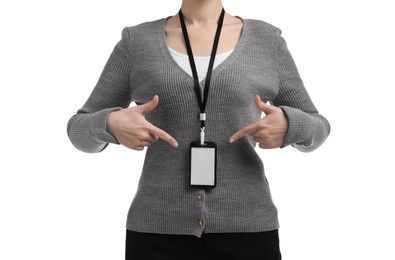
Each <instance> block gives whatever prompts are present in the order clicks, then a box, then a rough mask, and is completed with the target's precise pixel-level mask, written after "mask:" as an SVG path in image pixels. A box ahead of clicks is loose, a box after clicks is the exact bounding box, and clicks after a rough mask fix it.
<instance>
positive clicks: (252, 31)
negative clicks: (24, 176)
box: [67, 18, 330, 237]
mask: <svg viewBox="0 0 395 260" xmlns="http://www.w3.org/2000/svg"><path fill="white" fill-rule="evenodd" d="M243 23H244V27H243V32H242V35H241V38H240V40H239V43H238V44H237V46H236V47H235V49H234V51H233V52H232V53H231V55H230V56H229V57H228V58H227V59H226V60H224V61H223V62H222V63H221V64H219V65H218V66H217V67H216V68H215V69H214V70H213V74H212V81H211V87H210V92H209V97H208V101H207V107H206V113H207V120H206V141H214V142H216V143H217V152H218V155H217V156H218V157H217V164H218V165H217V167H218V168H217V186H216V188H215V189H212V190H204V189H199V188H190V187H189V186H188V185H189V183H188V173H189V171H188V169H189V144H190V142H191V141H198V140H200V139H199V138H200V121H199V119H198V115H199V113H200V110H199V106H198V102H197V97H196V95H195V91H194V86H193V78H192V77H191V76H189V75H188V74H187V73H186V72H185V71H184V70H183V69H182V68H180V67H179V66H178V65H177V63H176V62H175V61H174V60H173V58H172V57H171V54H170V53H169V50H168V48H167V45H166V40H165V35H164V24H165V19H164V18H163V19H160V20H156V21H151V22H146V23H142V24H139V25H136V26H129V27H125V28H124V29H123V31H122V38H121V39H120V40H119V42H118V43H117V44H116V45H115V47H114V49H113V51H112V53H111V55H110V57H109V59H108V61H107V63H106V65H105V67H104V69H103V72H102V74H101V75H100V78H99V80H98V82H97V84H96V86H95V88H94V89H93V91H92V93H91V95H90V97H89V98H88V100H87V101H86V103H85V104H84V105H83V107H82V108H81V109H79V110H78V111H77V113H76V114H75V115H73V116H72V117H71V118H70V120H69V121H68V125H67V133H68V136H69V138H70V140H71V142H72V144H73V145H74V146H75V147H76V148H77V149H79V150H81V151H84V152H88V153H94V152H101V151H103V150H104V149H105V148H106V146H107V145H108V144H109V143H112V144H118V142H117V140H115V138H114V137H113V136H112V135H111V134H109V133H108V132H107V130H106V119H107V116H108V114H109V113H110V112H112V111H114V110H118V109H121V108H126V107H128V106H129V105H130V103H131V102H133V101H134V102H135V103H136V104H137V105H140V104H144V103H146V102H148V101H150V100H151V99H152V98H153V96H154V95H156V94H157V95H158V96H159V99H160V101H159V104H158V106H157V107H156V108H155V109H154V110H153V111H152V112H150V113H148V114H146V116H145V118H146V119H147V120H148V121H149V122H151V123H152V124H153V125H155V126H157V127H159V128H161V129H163V130H164V131H166V132H168V133H169V134H170V135H172V136H173V137H174V138H175V139H176V140H177V141H178V143H179V147H178V148H173V147H172V146H170V145H169V144H168V143H167V142H165V141H163V140H161V139H159V140H158V141H157V142H155V143H153V144H152V145H151V146H149V147H147V151H146V156H145V160H144V165H143V169H142V172H141V176H140V180H139V183H138V188H137V191H136V194H135V196H134V198H133V201H132V203H131V206H130V209H129V212H128V216H127V221H126V228H127V229H130V230H134V231H140V232H151V233H162V234H189V235H195V236H197V237H201V235H202V232H205V233H212V232H217V233H219V232H258V231H269V230H273V229H277V228H279V222H278V217H277V209H276V207H275V205H274V204H273V201H272V198H271V194H270V188H269V185H268V182H267V180H266V177H265V172H264V166H263V163H262V160H261V158H260V157H259V155H258V154H257V151H256V150H255V147H256V142H255V141H254V140H253V139H252V137H251V136H245V137H243V138H241V139H239V140H237V141H236V142H234V143H232V144H231V143H229V138H230V136H231V135H232V134H233V133H235V132H236V131H238V130H240V129H241V128H243V127H245V126H247V125H249V124H251V123H254V122H256V121H258V120H259V119H260V118H261V113H262V112H261V111H260V110H258V109H257V108H256V106H255V103H254V96H255V95H256V94H258V95H260V97H261V99H262V100H264V101H271V102H272V103H273V104H274V105H275V106H279V107H281V108H282V109H283V111H284V112H285V114H286V116H287V118H288V121H289V130H288V132H287V135H286V138H285V143H284V146H283V147H286V146H293V147H295V148H296V149H298V150H300V151H303V152H308V151H313V150H314V149H316V148H317V147H319V146H320V145H321V144H322V143H323V142H324V141H325V139H326V138H327V136H328V135H329V132H330V125H329V123H328V121H327V120H326V119H325V118H324V117H323V116H322V115H320V114H319V113H318V111H317V109H316V107H315V106H314V105H313V103H312V101H311V99H310V97H309V95H308V93H307V91H306V89H305V87H304V84H303V82H302V80H301V78H300V76H299V73H298V71H297V68H296V65H295V63H294V60H293V58H292V56H291V54H290V52H289V50H288V48H287V44H286V42H285V40H284V38H283V37H282V36H281V30H280V29H279V28H277V27H275V26H273V25H270V24H268V23H266V22H264V21H259V20H252V19H243ZM203 82H204V79H203V81H202V82H201V84H202V83H203ZM202 85H203V84H202Z"/></svg>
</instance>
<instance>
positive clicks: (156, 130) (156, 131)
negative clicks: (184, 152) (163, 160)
mask: <svg viewBox="0 0 395 260" xmlns="http://www.w3.org/2000/svg"><path fill="white" fill-rule="evenodd" d="M150 131H151V132H152V133H153V134H154V135H156V136H158V137H159V138H160V139H162V140H164V141H166V142H168V143H169V144H170V145H171V146H173V147H178V142H177V141H176V139H174V138H173V137H172V136H171V135H169V134H168V133H166V132H165V131H163V130H162V129H160V128H158V127H156V126H154V125H152V126H151V127H150Z"/></svg>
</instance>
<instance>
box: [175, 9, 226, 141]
mask: <svg viewBox="0 0 395 260" xmlns="http://www.w3.org/2000/svg"><path fill="white" fill-rule="evenodd" d="M178 15H179V17H180V22H181V28H182V33H183V34H184V40H185V45H186V47H187V51H188V57H189V63H190V64H191V69H192V74H193V79H194V87H195V92H196V95H197V98H198V102H199V107H200V125H201V128H202V132H203V134H204V121H205V120H206V114H205V113H204V110H205V109H206V104H207V97H208V90H209V87H210V80H211V73H212V71H213V66H214V60H215V55H216V53H217V47H218V42H219V36H220V34H221V29H222V24H223V22H224V16H225V10H224V8H222V12H221V15H220V17H219V20H218V26H217V31H216V33H215V38H214V44H213V48H212V50H211V56H210V63H209V66H208V69H207V74H206V81H205V85H204V98H203V101H202V96H201V94H200V83H199V78H198V75H197V71H196V65H195V60H194V58H193V53H192V48H191V44H190V42H189V37H188V32H187V28H186V26H185V21H184V15H183V14H182V12H181V9H180V11H179V13H178Z"/></svg>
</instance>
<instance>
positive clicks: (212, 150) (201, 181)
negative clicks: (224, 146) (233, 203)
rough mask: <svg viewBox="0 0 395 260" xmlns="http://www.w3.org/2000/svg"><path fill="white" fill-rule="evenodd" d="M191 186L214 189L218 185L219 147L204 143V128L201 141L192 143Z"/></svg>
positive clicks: (211, 143) (212, 143)
mask: <svg viewBox="0 0 395 260" xmlns="http://www.w3.org/2000/svg"><path fill="white" fill-rule="evenodd" d="M189 147H190V169H189V185H190V187H194V188H204V189H213V188H215V186H216V185H217V145H216V144H215V143H214V142H205V141H204V127H203V128H202V132H201V138H200V142H199V141H193V142H191V143H190V146H189Z"/></svg>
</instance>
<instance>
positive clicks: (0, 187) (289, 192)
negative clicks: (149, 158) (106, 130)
mask: <svg viewBox="0 0 395 260" xmlns="http://www.w3.org/2000/svg"><path fill="white" fill-rule="evenodd" d="M391 2H392V1H389V0H388V1H384V0H377V1H363V0H358V1H356V0H349V1H344V0H333V1H326V2H324V1H313V0H298V1H293V0H282V1H257V0H256V1H252V0H243V1H235V0H234V1H231V0H224V1H223V4H224V6H225V9H226V10H227V11H228V12H229V13H230V14H233V15H238V16H241V17H243V18H254V19H260V20H264V21H266V22H269V23H271V24H273V25H275V26H277V27H279V28H281V29H282V31H283V34H282V35H283V36H284V38H285V39H286V40H287V43H288V47H289V49H290V51H291V53H292V55H293V57H294V59H295V62H296V64H297V66H298V69H299V72H300V74H301V77H302V79H303V81H304V83H305V86H306V88H307V89H308V91H309V93H310V95H311V97H312V99H313V101H314V103H315V105H316V106H317V108H318V110H319V111H320V112H321V113H322V114H323V115H325V116H326V117H327V118H328V120H329V121H330V122H331V126H332V132H331V134H330V136H329V138H328V139H327V141H326V143H325V144H324V145H323V146H322V147H320V148H319V149H318V150H316V151H314V152H313V153H301V152H298V151H296V150H295V149H293V148H291V147H288V148H285V149H278V150H262V149H260V148H259V147H258V146H257V148H256V149H257V150H258V151H259V153H260V155H261V157H262V160H263V161H264V163H265V167H266V174H267V177H268V180H269V182H270V185H271V190H272V193H273V199H274V201H275V203H276V206H277V208H278V210H279V218H280V224H281V228H280V241H281V249H282V254H283V259H301V260H310V259H311V260H317V259H320V260H325V259H328V260H329V259H330V260H333V259H337V260H339V259H358V260H362V259H380V260H386V259H392V260H393V259H395V251H394V250H393V246H394V244H395V221H394V220H395V212H394V199H395V191H394V190H395V189H394V180H395V178H394V174H395V168H394V159H395V158H394V152H393V146H394V144H395V143H394V137H393V133H394V123H393V118H394V115H393V112H394V109H393V105H392V104H393V103H394V102H393V99H394V96H393V95H391V94H390V93H393V92H392V91H393V89H394V87H395V86H394V77H393V75H394V59H395V52H394V46H395V37H394V33H393V32H394V29H393V24H395V21H394V18H391V16H392V17H393V9H392V8H391V7H390V3H391ZM180 3H181V2H180V0H178V1H159V0H150V1H148V0H147V1H131V0H129V1H121V0H112V1H98V0H96V1H88V0H86V1H75V0H69V1H53V0H52V1H49V0H48V1H43V0H38V1H7V3H6V1H2V2H1V4H0V27H1V31H0V32H1V41H0V44H1V48H0V73H1V74H0V75H1V76H0V86H1V89H0V91H1V93H0V106H1V127H0V136H1V138H2V142H1V146H0V147H1V159H0V161H1V163H0V171H1V175H0V212H1V214H0V245H1V246H0V247H1V249H0V259H4V260H13V259H41V260H47V259H51V260H52V259H58V260H62V259H67V260H69V259H124V242H125V232H126V231H125V223H126V214H127V210H128V209H129V205H130V202H131V200H132V198H133V196H134V193H135V191H136V187H137V182H138V179H139V177H140V171H141V167H142V163H143V159H144V154H145V150H144V151H143V152H139V151H133V150H128V149H126V148H124V147H122V146H114V145H111V146H109V147H108V148H107V150H106V151H105V152H103V153H99V154H85V153H82V152H80V151H78V150H76V149H75V148H74V147H73V146H72V145H71V143H70V142H69V140H68V137H67V134H66V124H67V121H68V119H69V118H70V117H71V116H72V115H73V114H74V113H75V112H76V111H77V109H79V108H80V107H81V106H82V105H83V103H84V102H85V100H86V99H87V97H88V95H89V94H90V92H91V91H92V89H93V87H94V85H95V84H96V82H97V80H98V78H99V75H100V73H101V71H102V69H103V67H104V64H105V62H106V61H107V59H108V56H109V55H110V53H111V51H112V49H113V48H114V46H115V44H116V42H117V41H118V40H119V39H120V37H121V30H122V29H123V28H124V27H125V26H131V25H136V24H138V23H141V22H144V21H150V20H155V19H159V18H163V17H167V16H170V15H174V14H176V13H177V11H178V9H179V6H180ZM251 102H253V100H251Z"/></svg>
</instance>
